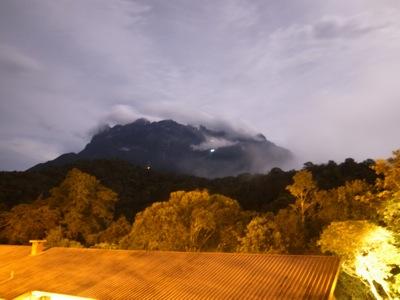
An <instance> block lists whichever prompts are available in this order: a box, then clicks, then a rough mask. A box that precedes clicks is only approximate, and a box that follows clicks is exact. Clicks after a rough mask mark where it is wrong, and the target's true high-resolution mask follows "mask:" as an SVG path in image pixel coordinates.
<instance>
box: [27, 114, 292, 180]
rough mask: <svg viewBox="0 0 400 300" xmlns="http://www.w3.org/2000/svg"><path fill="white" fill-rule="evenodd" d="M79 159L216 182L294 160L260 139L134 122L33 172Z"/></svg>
mask: <svg viewBox="0 0 400 300" xmlns="http://www.w3.org/2000/svg"><path fill="white" fill-rule="evenodd" d="M82 159H120V160H125V161H128V162H130V163H132V164H135V165H138V166H144V167H148V168H154V169H156V170H160V171H169V172H176V173H180V174H190V175H196V176H201V177H209V178H215V177H225V176H235V175H238V174H241V173H265V172H267V171H269V170H270V169H272V168H273V167H280V168H284V167H285V166H287V165H288V164H289V163H290V161H291V160H292V159H293V155H292V154H291V153H290V151H289V150H287V149H284V148H282V147H279V146H277V145H275V144H274V143H272V142H270V141H268V140H267V139H266V138H265V136H264V135H262V134H258V135H255V136H251V135H245V134H241V133H237V132H233V131H231V132H229V133H228V132H226V131H222V130H221V131H215V130H210V129H208V128H206V127H205V126H199V127H194V126H191V125H182V124H179V123H177V122H175V121H173V120H163V121H159V122H150V121H148V120H146V119H138V120H136V121H135V122H133V123H130V124H127V125H116V126H114V127H109V126H107V127H105V128H103V129H102V130H101V131H100V132H99V133H97V134H95V135H94V136H93V137H92V139H91V141H90V143H88V144H87V145H86V147H85V148H84V149H83V150H82V151H81V152H79V153H77V154H75V153H68V154H63V155H61V156H60V157H58V158H56V159H55V160H53V161H49V162H47V163H44V164H39V165H36V166H34V167H33V168H32V169H31V170H39V169H41V168H43V167H45V166H61V165H65V164H68V163H72V162H74V161H77V160H82Z"/></svg>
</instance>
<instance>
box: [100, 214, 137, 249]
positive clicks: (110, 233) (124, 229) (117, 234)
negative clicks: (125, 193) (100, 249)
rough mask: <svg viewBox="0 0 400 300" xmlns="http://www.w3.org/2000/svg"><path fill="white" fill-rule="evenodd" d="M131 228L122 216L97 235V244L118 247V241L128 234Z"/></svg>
mask: <svg viewBox="0 0 400 300" xmlns="http://www.w3.org/2000/svg"><path fill="white" fill-rule="evenodd" d="M131 227H132V225H131V224H130V223H129V222H128V220H127V219H126V218H125V217H124V216H122V217H120V218H119V219H118V220H117V221H114V222H112V223H111V225H110V226H108V227H107V229H106V230H104V231H103V232H101V233H100V234H99V238H98V242H99V243H107V244H114V245H118V243H119V241H120V240H121V239H122V238H123V237H124V236H126V235H127V234H129V232H130V230H131Z"/></svg>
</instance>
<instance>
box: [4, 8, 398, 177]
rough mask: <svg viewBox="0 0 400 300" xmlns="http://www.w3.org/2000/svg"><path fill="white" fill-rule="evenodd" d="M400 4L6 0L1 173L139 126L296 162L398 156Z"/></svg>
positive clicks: (77, 150) (24, 166)
mask: <svg viewBox="0 0 400 300" xmlns="http://www.w3.org/2000/svg"><path fill="white" fill-rule="evenodd" d="M399 53H400V3H399V1H398V0H379V1H376V0H351V1H349V0H324V1H316V0H314V1H311V0H295V1H294V0H291V1H289V0H279V1H276V0H218V1H215V0H199V1H197V0H196V1H194V0H168V1H165V0H137V1H134V0H83V1H70V0H57V1H54V0H1V1H0V170H24V169H27V168H29V167H31V166H33V165H35V164H37V163H39V162H43V161H47V160H51V159H54V158H56V157H57V156H58V155H60V154H62V153H67V152H79V151H80V150H81V149H83V147H84V146H85V144H86V143H88V142H89V141H90V138H91V135H92V134H93V133H94V132H96V130H97V129H98V128H99V127H101V126H102V125H104V124H111V125H112V124H126V123H129V122H131V121H133V120H135V119H137V118H140V117H145V118H148V119H150V120H161V119H174V120H176V121H178V122H181V123H183V124H193V125H198V124H204V125H206V126H208V127H210V128H213V129H218V128H220V127H223V126H230V127H232V128H234V129H235V130H239V131H244V132H249V133H263V134H264V135H265V136H266V137H267V139H268V140H270V141H272V142H274V143H276V144H277V145H279V146H283V147H286V148H288V149H289V150H291V151H292V152H293V153H294V154H295V155H296V157H297V161H298V164H299V166H301V165H302V163H304V162H307V161H312V162H315V163H321V162H327V161H328V160H335V161H337V162H340V161H343V160H344V159H345V158H347V157H353V158H355V159H356V160H358V161H362V160H364V159H367V158H373V159H375V158H385V157H389V156H390V155H391V152H392V151H393V150H396V149H398V148H400V139H399V137H400V135H399V129H400V117H399V113H400V81H399V80H400V78H399V76H400V55H399Z"/></svg>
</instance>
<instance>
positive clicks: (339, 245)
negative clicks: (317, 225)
mask: <svg viewBox="0 0 400 300" xmlns="http://www.w3.org/2000/svg"><path fill="white" fill-rule="evenodd" d="M319 245H320V246H321V250H322V251H323V252H331V253H335V254H337V255H339V256H340V257H341V258H342V260H343V262H342V269H343V271H344V272H346V273H347V274H348V275H350V276H354V277H360V278H361V279H363V280H364V281H365V283H366V284H367V285H368V286H369V288H370V290H371V292H372V293H373V295H374V296H375V297H376V298H377V299H381V298H382V297H396V296H397V297H399V296H400V294H399V293H398V289H399V286H398V282H396V280H398V274H396V270H397V269H398V268H399V267H400V249H399V248H398V247H396V244H395V239H394V237H393V233H392V232H391V231H389V230H387V229H385V228H383V227H381V226H378V225H375V224H373V223H369V222H368V221H344V222H333V223H332V224H331V225H329V226H328V227H327V228H326V229H325V230H324V231H323V233H322V235H321V238H320V240H319ZM396 275H397V276H396ZM377 286H378V287H379V288H377Z"/></svg>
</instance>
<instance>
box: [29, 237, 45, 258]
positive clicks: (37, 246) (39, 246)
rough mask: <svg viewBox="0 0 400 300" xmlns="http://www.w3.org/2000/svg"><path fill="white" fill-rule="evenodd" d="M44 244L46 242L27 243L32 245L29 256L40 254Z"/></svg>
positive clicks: (34, 241) (33, 241)
mask: <svg viewBox="0 0 400 300" xmlns="http://www.w3.org/2000/svg"><path fill="white" fill-rule="evenodd" d="M46 242H47V241H46V240H30V241H29V243H32V249H31V256H35V255H39V254H40V253H42V252H43V250H44V244H45V243H46Z"/></svg>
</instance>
